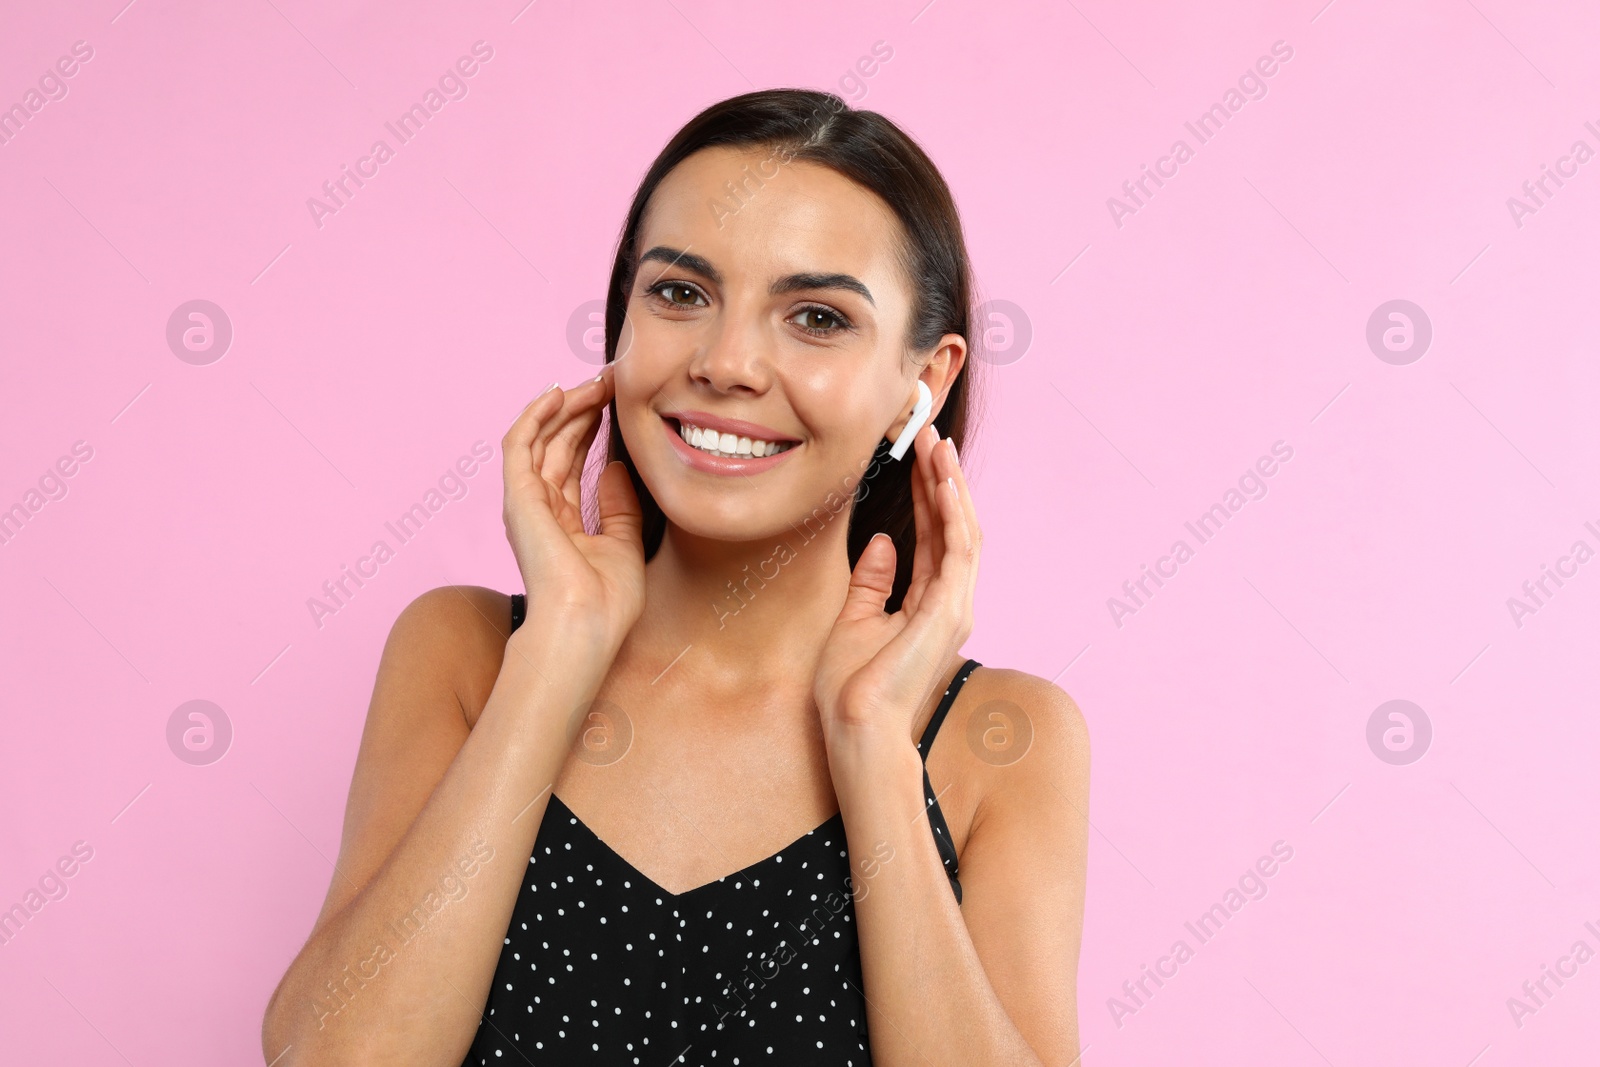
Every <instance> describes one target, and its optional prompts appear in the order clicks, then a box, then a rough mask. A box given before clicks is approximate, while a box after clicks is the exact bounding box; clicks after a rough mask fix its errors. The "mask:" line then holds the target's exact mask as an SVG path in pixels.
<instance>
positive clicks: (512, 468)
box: [500, 382, 561, 491]
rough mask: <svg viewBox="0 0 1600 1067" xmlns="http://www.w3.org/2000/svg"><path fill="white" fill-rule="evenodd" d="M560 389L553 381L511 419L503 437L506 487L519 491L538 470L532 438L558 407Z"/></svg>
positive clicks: (501, 444)
mask: <svg viewBox="0 0 1600 1067" xmlns="http://www.w3.org/2000/svg"><path fill="white" fill-rule="evenodd" d="M560 392H561V390H560V389H559V388H557V387H556V385H555V383H554V382H552V383H551V384H550V385H549V386H548V387H546V389H545V391H544V392H542V393H540V394H539V395H538V396H536V397H534V398H533V399H532V400H530V401H529V402H528V405H527V406H526V407H524V408H523V409H522V412H521V413H520V414H519V415H518V416H517V417H516V419H515V420H514V421H513V422H512V423H511V427H510V429H508V430H507V431H506V434H505V436H504V437H503V438H501V439H500V452H501V456H502V458H503V467H502V475H503V479H504V482H505V488H506V489H510V490H518V491H520V490H521V489H522V488H524V487H525V486H526V485H527V484H528V482H529V481H530V479H531V478H532V476H533V474H534V472H535V471H536V470H537V468H536V467H534V466H533V459H532V446H533V440H534V438H535V437H536V436H537V435H538V432H539V427H540V425H541V424H542V422H543V420H545V419H547V418H549V416H550V413H551V412H553V411H556V410H558V408H559V405H560V395H559V394H560Z"/></svg>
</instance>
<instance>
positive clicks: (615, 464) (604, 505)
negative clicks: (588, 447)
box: [595, 460, 644, 553]
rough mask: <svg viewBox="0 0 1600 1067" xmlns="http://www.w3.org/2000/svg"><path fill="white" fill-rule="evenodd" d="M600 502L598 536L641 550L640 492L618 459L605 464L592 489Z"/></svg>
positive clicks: (642, 549)
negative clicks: (595, 486) (613, 539)
mask: <svg viewBox="0 0 1600 1067" xmlns="http://www.w3.org/2000/svg"><path fill="white" fill-rule="evenodd" d="M595 497H596V499H597V502H598V503H599V505H600V533H599V536H601V537H612V538H616V539H617V540H618V541H623V542H626V543H628V544H630V545H633V546H635V547H637V548H638V549H639V551H640V552H641V553H642V552H643V551H644V511H643V509H642V508H641V507H640V506H639V494H638V493H636V492H634V490H633V482H632V480H631V479H629V477H628V468H627V467H625V466H624V465H623V463H622V461H621V460H613V461H611V462H610V463H607V464H606V469H605V470H603V471H601V472H600V484H599V486H598V487H597V488H596V490H595Z"/></svg>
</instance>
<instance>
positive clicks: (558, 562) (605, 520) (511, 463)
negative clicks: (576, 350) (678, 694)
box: [500, 363, 644, 649]
mask: <svg viewBox="0 0 1600 1067" xmlns="http://www.w3.org/2000/svg"><path fill="white" fill-rule="evenodd" d="M614 376H615V370H614V369H613V365H612V364H609V363H608V364H606V366H605V368H604V369H603V370H602V371H601V372H600V375H599V376H598V378H595V379H591V380H589V381H587V382H584V383H583V384H582V385H579V386H577V387H576V388H573V389H571V390H562V389H561V388H559V387H557V386H552V387H551V388H549V389H547V390H546V391H545V392H543V393H541V394H539V396H537V397H535V398H534V400H533V401H532V402H531V403H529V404H528V406H527V407H525V408H523V409H522V414H520V415H518V416H517V419H516V421H515V422H513V423H512V424H511V429H510V430H508V431H507V432H506V435H505V437H504V438H503V439H502V440H501V442H500V448H501V453H502V455H503V456H504V467H505V524H506V538H507V540H509V541H510V542H511V551H512V552H513V553H514V554H515V555H516V558H517V568H518V570H520V571H521V572H522V581H523V584H524V586H525V587H526V589H527V597H528V613H529V616H530V617H532V616H533V614H534V612H535V611H539V612H547V611H548V612H555V613H558V614H559V615H560V617H561V620H562V622H563V623H568V624H572V625H579V626H583V627H585V628H586V629H587V628H588V627H589V626H593V627H594V630H593V631H592V632H593V635H594V636H595V637H596V639H598V640H599V641H601V642H604V643H606V645H607V647H610V648H612V649H615V648H617V647H619V646H620V645H621V643H622V639H623V638H624V637H626V636H627V633H628V631H629V630H630V629H631V628H632V627H633V624H634V622H635V621H637V620H638V618H639V615H640V613H641V612H642V611H643V610H644V544H643V540H642V531H643V515H642V513H641V511H640V508H639V497H638V495H637V494H636V493H635V492H634V491H633V483H632V482H631V481H630V480H629V478H628V472H627V468H625V467H624V466H623V465H622V464H621V463H620V462H612V463H610V464H607V466H606V469H605V470H604V471H603V472H602V473H601V475H600V483H599V487H598V491H597V495H598V503H599V511H600V530H599V532H598V533H595V534H590V533H587V532H586V531H585V530H584V526H583V512H582V508H581V505H582V500H581V493H582V478H583V466H584V460H585V458H586V457H587V456H588V454H589V448H590V446H591V445H592V444H593V443H594V439H595V433H596V431H597V430H598V429H599V427H600V416H601V413H602V412H603V411H604V410H605V406H606V404H607V403H608V402H609V401H610V400H611V396H612V389H613V379H614Z"/></svg>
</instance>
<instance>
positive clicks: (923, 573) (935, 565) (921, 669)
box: [813, 422, 983, 753]
mask: <svg viewBox="0 0 1600 1067" xmlns="http://www.w3.org/2000/svg"><path fill="white" fill-rule="evenodd" d="M915 462H916V466H915V468H914V469H913V471H912V473H911V499H912V506H913V513H914V515H915V517H916V531H917V548H916V555H915V557H914V559H913V562H912V574H911V584H910V586H909V588H908V589H907V591H906V595H905V599H904V601H903V603H902V604H901V607H900V610H899V611H897V612H895V613H894V614H893V615H887V614H885V613H884V610H883V607H884V604H885V602H886V601H887V600H888V598H889V594H890V593H891V592H892V590H893V588H894V575H895V547H894V542H893V541H892V540H891V539H890V538H889V537H888V536H887V535H884V534H879V535H878V536H876V537H874V538H873V539H872V540H871V541H870V542H869V543H868V544H867V547H866V548H864V549H863V550H862V552H861V558H860V559H858V560H857V561H856V566H855V570H854V571H853V572H852V573H851V576H850V589H849V592H848V593H847V594H846V597H845V603H844V608H843V609H842V610H841V611H840V612H839V617H838V619H837V620H836V621H835V622H834V624H833V629H832V631H830V633H829V634H828V640H827V643H826V644H825V645H824V646H823V649H822V656H821V659H820V661H819V662H818V665H817V675H816V682H815V685H814V688H813V696H814V698H815V699H816V702H817V709H818V712H819V714H820V715H821V718H822V728H823V737H824V739H825V740H826V742H827V744H828V749H829V751H830V753H832V752H834V751H836V750H839V749H841V748H842V747H856V748H859V747H861V746H863V745H865V746H869V747H874V748H878V747H890V748H892V747H893V746H894V745H896V744H905V743H908V742H910V740H911V726H912V722H913V720H914V719H915V717H916V714H917V712H918V710H919V709H920V708H921V707H922V705H923V704H924V703H925V702H926V701H927V699H928V697H929V695H930V694H931V693H932V692H933V691H934V689H935V688H936V687H937V686H938V685H939V684H941V683H942V682H943V681H944V673H945V664H946V663H947V662H948V660H949V658H950V656H951V654H952V653H954V652H956V651H957V650H959V649H960V648H961V645H962V644H963V643H964V642H965V641H966V639H967V635H968V634H970V633H971V632H972V597H973V591H974V589H975V588H976V586H977V580H978V549H979V546H980V545H981V544H982V541H983V538H982V535H981V533H980V532H979V530H978V518H977V513H976V511H975V510H974V509H973V506H972V497H971V495H970V494H969V493H968V491H967V483H966V479H965V477H963V475H962V473H961V466H960V464H959V463H958V462H957V457H956V454H955V448H954V446H953V445H952V444H951V443H950V442H949V441H943V440H940V439H939V433H938V431H937V430H936V429H934V427H933V424H932V423H931V422H930V423H929V424H928V425H927V426H925V427H923V429H922V430H921V432H919V433H918V434H917V436H916V461H915Z"/></svg>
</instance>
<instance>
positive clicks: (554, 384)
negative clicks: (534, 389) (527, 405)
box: [534, 379, 559, 400]
mask: <svg viewBox="0 0 1600 1067" xmlns="http://www.w3.org/2000/svg"><path fill="white" fill-rule="evenodd" d="M557 381H559V379H557ZM555 387H556V382H551V383H550V384H549V385H547V386H545V387H544V388H543V389H541V390H539V396H544V394H546V393H548V392H549V391H550V390H552V389H554V388H555ZM534 399H535V400H537V399H538V397H535V398H534Z"/></svg>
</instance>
